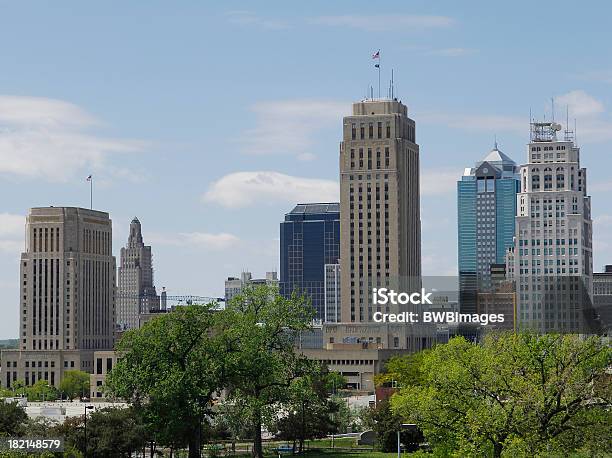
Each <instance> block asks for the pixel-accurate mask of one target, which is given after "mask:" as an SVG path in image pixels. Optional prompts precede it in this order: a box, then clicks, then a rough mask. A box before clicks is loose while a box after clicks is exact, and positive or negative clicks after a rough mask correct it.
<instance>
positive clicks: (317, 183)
mask: <svg viewBox="0 0 612 458" xmlns="http://www.w3.org/2000/svg"><path fill="white" fill-rule="evenodd" d="M338 196H339V185H338V182H337V181H333V180H322V179H315V178H303V177H295V176H291V175H285V174H283V173H279V172H273V171H260V172H236V173H230V174H229V175H225V176H224V177H221V178H220V179H218V180H217V181H215V182H213V183H212V184H211V185H210V186H209V188H208V190H207V191H206V192H205V193H204V195H203V196H202V200H203V201H205V202H210V203H214V204H218V205H221V206H224V207H228V208H241V207H246V206H249V205H252V204H254V203H258V204H267V203H278V202H282V203H287V202H290V203H295V202H337V201H338Z"/></svg>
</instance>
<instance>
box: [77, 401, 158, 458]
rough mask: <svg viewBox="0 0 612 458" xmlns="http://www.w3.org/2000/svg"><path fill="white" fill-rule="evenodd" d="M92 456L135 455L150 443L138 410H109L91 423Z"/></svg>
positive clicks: (95, 415)
mask: <svg viewBox="0 0 612 458" xmlns="http://www.w3.org/2000/svg"><path fill="white" fill-rule="evenodd" d="M87 442H88V450H89V454H90V455H92V456H96V457H100V458H119V457H127V456H131V455H132V453H134V452H135V451H136V450H141V449H142V448H143V447H144V446H145V444H146V442H147V435H146V431H145V426H144V424H143V422H142V419H141V417H140V415H138V413H137V412H136V410H135V409H133V408H129V409H121V408H106V409H101V410H97V411H95V412H93V413H92V414H91V416H90V417H89V418H88V420H87Z"/></svg>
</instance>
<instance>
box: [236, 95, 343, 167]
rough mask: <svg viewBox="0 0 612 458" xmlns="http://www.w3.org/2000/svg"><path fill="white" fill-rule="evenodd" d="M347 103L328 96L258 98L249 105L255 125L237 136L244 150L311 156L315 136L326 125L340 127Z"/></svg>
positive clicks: (301, 157)
mask: <svg viewBox="0 0 612 458" xmlns="http://www.w3.org/2000/svg"><path fill="white" fill-rule="evenodd" d="M350 107H351V104H350V103H349V102H339V101H330V100H282V101H269V102H260V103H257V104H256V105H254V106H253V107H252V111H253V112H254V113H255V115H256V117H257V119H256V126H255V127H254V128H252V129H247V130H245V131H243V132H242V134H241V138H240V139H239V140H238V141H239V143H240V145H241V150H242V152H244V153H247V154H289V155H293V156H296V157H297V158H298V159H301V160H304V159H308V160H310V159H312V158H313V154H312V152H311V149H312V148H313V141H314V138H315V136H316V135H317V134H318V133H320V132H321V131H323V130H325V129H329V128H330V127H332V128H334V127H335V128H336V129H337V130H340V129H341V127H342V124H341V121H339V120H341V119H342V117H343V116H345V115H346V114H348V112H349V110H350Z"/></svg>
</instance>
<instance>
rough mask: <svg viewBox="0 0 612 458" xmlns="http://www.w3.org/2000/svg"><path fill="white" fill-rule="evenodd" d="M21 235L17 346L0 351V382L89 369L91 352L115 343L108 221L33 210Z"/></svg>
mask: <svg viewBox="0 0 612 458" xmlns="http://www.w3.org/2000/svg"><path fill="white" fill-rule="evenodd" d="M25 235H26V244H25V252H24V253H22V255H21V262H20V273H19V281H20V297H19V304H20V306H19V311H20V314H19V315H20V320H19V350H11V351H3V352H2V368H3V377H2V384H3V385H4V386H10V384H11V383H12V382H14V381H15V380H24V381H25V382H26V384H27V385H32V384H34V383H35V381H36V380H40V379H44V380H47V381H49V383H50V384H51V385H55V386H58V384H59V382H60V380H61V377H62V374H63V371H64V370H69V369H73V370H74V369H80V370H83V371H86V372H91V370H92V360H93V352H94V351H95V350H103V349H112V348H113V345H114V332H115V258H114V257H113V254H112V223H111V220H110V218H109V216H108V213H104V212H99V211H94V210H86V209H83V208H72V207H45V208H32V209H31V210H30V214H29V215H28V217H27V219H26V231H25Z"/></svg>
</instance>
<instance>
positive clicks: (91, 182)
mask: <svg viewBox="0 0 612 458" xmlns="http://www.w3.org/2000/svg"><path fill="white" fill-rule="evenodd" d="M89 208H90V209H91V210H93V177H91V179H90V180H89Z"/></svg>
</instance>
